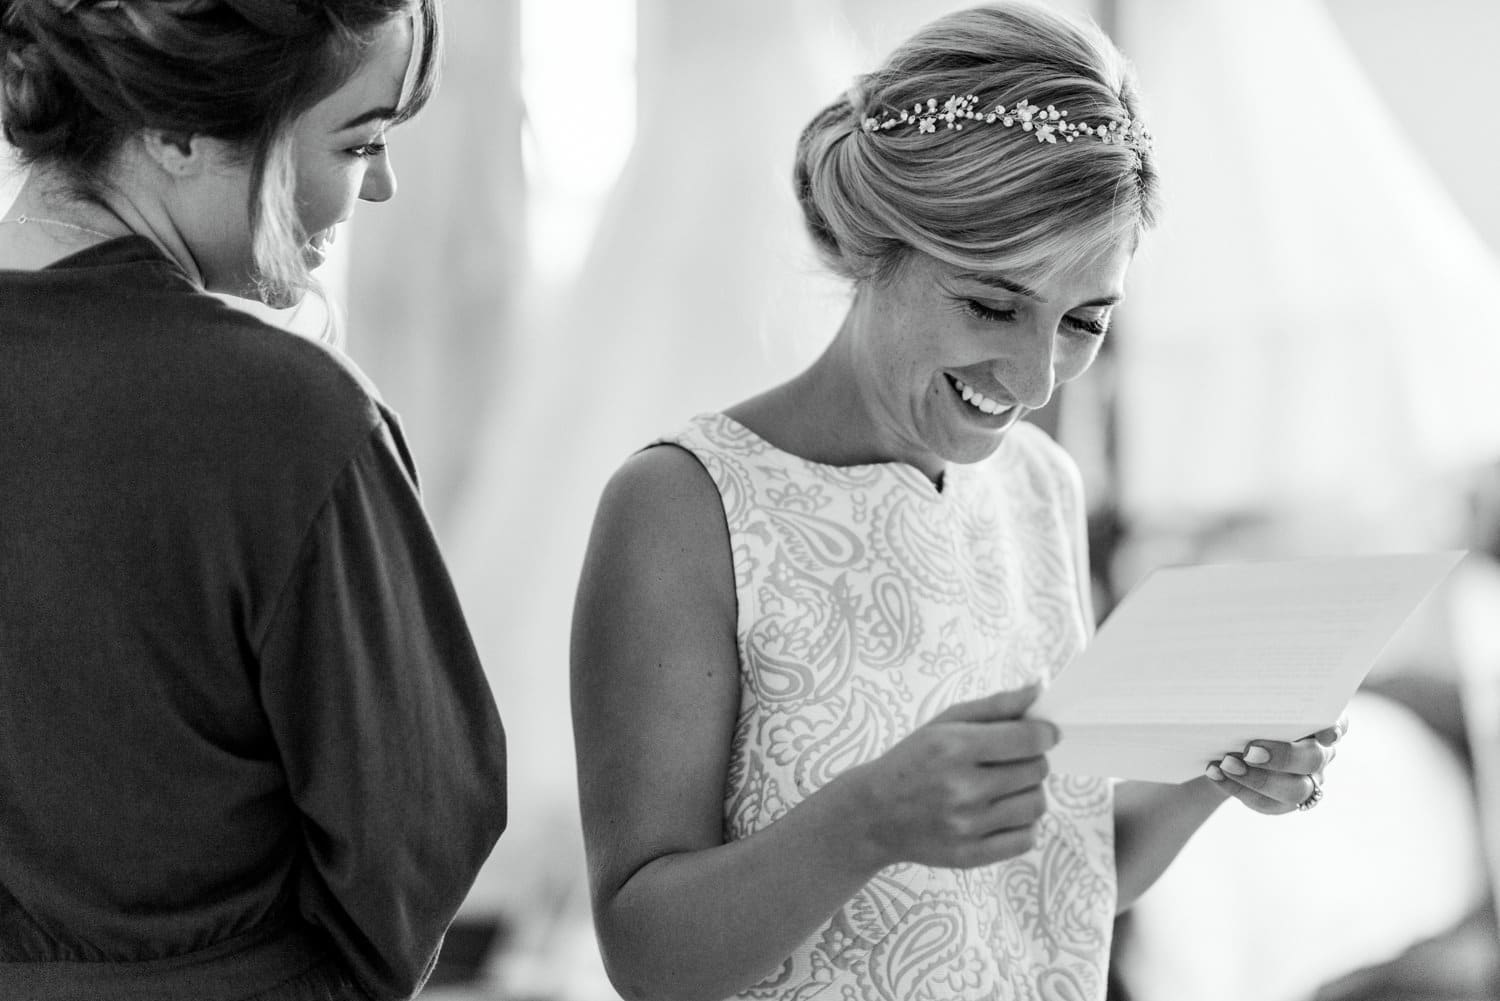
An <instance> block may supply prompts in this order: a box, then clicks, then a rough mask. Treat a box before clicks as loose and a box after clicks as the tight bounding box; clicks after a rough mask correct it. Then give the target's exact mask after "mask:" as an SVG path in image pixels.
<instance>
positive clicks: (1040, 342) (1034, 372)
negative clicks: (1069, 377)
mask: <svg viewBox="0 0 1500 1001" xmlns="http://www.w3.org/2000/svg"><path fill="white" fill-rule="evenodd" d="M1055 340H1056V338H1055V337H1054V336H1053V331H1052V330H1050V329H1042V330H1033V331H1029V332H1028V333H1027V334H1026V335H1025V336H1024V338H1023V339H1021V340H1020V341H1019V342H1018V343H1017V344H1016V345H1015V350H1014V351H1012V352H1011V353H1010V354H1008V355H1007V356H1006V357H1005V359H1004V360H1002V361H1001V362H999V363H997V365H996V368H995V378H996V379H998V380H999V382H1000V384H1001V385H1002V386H1004V387H1005V388H1006V389H1007V390H1008V391H1009V392H1010V395H1011V397H1012V398H1014V399H1015V401H1016V402H1017V403H1019V404H1021V405H1022V406H1023V407H1025V408H1026V409H1028V410H1040V409H1041V408H1042V407H1045V406H1046V405H1047V401H1049V400H1051V399H1052V391H1053V390H1054V389H1056V388H1057V368H1056V359H1055V358H1054V357H1053V345H1054V343H1055Z"/></svg>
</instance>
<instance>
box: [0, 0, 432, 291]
mask: <svg viewBox="0 0 1500 1001" xmlns="http://www.w3.org/2000/svg"><path fill="white" fill-rule="evenodd" d="M437 3H438V0H316V2H314V0H0V126H3V130H4V134H5V138H6V140H7V141H8V142H9V143H10V144H11V145H12V146H14V147H15V148H16V149H17V151H18V152H19V155H20V160H21V162H22V163H23V164H44V165H46V166H48V167H51V168H53V169H56V170H58V171H60V172H61V173H62V175H63V176H64V177H66V178H67V180H68V181H69V182H70V183H71V184H72V186H73V187H74V189H75V191H76V193H77V194H79V195H80V196H82V197H97V196H98V194H99V193H100V192H101V191H102V189H103V186H104V185H105V183H106V181H107V178H108V170H109V166H110V164H111V160H112V157H113V155H114V154H115V152H116V151H117V150H118V149H119V147H120V145H121V143H122V142H123V141H124V140H125V139H126V138H127V137H128V136H130V135H132V134H134V133H137V132H139V131H140V130H142V129H159V130H162V131H164V132H166V133H168V134H169V135H170V134H177V135H182V136H184V137H186V136H193V135H203V136H209V137H212V138H215V139H219V140H222V141H225V142H227V143H230V144H231V145H233V146H235V147H236V148H238V149H239V150H241V151H242V152H243V154H244V155H245V156H246V157H247V158H248V161H249V163H250V165H251V185H250V188H251V194H250V200H251V204H250V219H251V230H252V236H253V237H254V242H255V244H256V248H257V253H256V256H257V265H258V266H259V267H260V269H261V270H262V272H264V273H267V274H268V275H269V277H270V280H271V282H272V284H288V283H289V284H291V285H292V286H294V287H295V286H297V285H299V284H300V285H301V288H302V289H305V288H307V287H308V285H309V284H310V280H309V279H308V276H307V274H306V270H305V268H303V267H302V265H301V260H300V251H299V250H298V248H297V247H295V246H287V245H286V244H288V243H289V242H290V241H291V239H292V237H291V235H290V234H291V232H292V231H293V230H294V229H295V226H294V225H292V224H291V220H293V219H294V218H295V216H294V208H293V206H292V205H291V204H289V202H290V201H291V192H290V191H285V190H281V189H282V188H284V187H288V186H289V183H290V182H289V181H288V180H283V181H282V182H281V183H277V182H276V181H275V179H274V178H273V181H272V183H270V184H268V183H267V175H268V173H271V174H274V173H275V171H276V162H277V159H278V156H281V157H283V158H284V155H285V150H284V149H280V148H279V147H283V146H284V145H285V142H286V140H287V136H288V135H289V133H290V129H291V126H292V124H293V123H294V122H295V121H296V120H297V119H298V117H300V116H301V115H302V114H303V113H305V112H306V111H307V110H308V109H309V108H311V107H312V106H313V105H315V104H317V103H318V102H319V101H321V100H322V99H323V98H324V97H327V96H328V95H329V94H331V93H332V92H333V91H335V90H337V89H338V88H339V87H340V86H342V85H343V83H345V82H346V81H347V80H348V79H349V78H350V77H351V76H353V74H354V73H355V72H356V71H357V70H358V69H359V67H360V65H361V64H362V62H363V59H364V56H365V52H366V50H367V47H368V43H369V37H370V35H371V33H372V32H373V31H374V30H375V29H376V28H378V27H380V26H381V25H382V24H384V23H386V22H387V21H389V20H390V19H391V18H394V17H398V16H401V15H404V14H410V15H412V16H413V18H414V34H415V37H416V44H417V46H418V49H417V52H416V56H415V71H414V74H413V79H414V83H413V86H412V88H411V92H410V94H409V95H408V97H407V99H406V101H405V105H404V106H403V107H402V108H400V109H398V116H397V118H398V120H404V119H406V118H409V117H410V116H411V115H413V114H415V113H416V112H417V111H418V110H419V109H420V108H421V107H422V106H423V104H425V103H426V101H427V99H428V98H429V97H430V96H431V94H432V91H433V88H434V86H435V85H436V77H437V68H438V59H439V47H440V37H441V34H440V17H439V12H438V7H437ZM268 234H269V236H268ZM278 234H279V235H278ZM262 258H265V259H262ZM272 291H273V292H278V291H279V292H281V293H289V292H291V291H300V290H298V289H295V288H294V289H291V290H288V289H279V290H278V289H273V290H272Z"/></svg>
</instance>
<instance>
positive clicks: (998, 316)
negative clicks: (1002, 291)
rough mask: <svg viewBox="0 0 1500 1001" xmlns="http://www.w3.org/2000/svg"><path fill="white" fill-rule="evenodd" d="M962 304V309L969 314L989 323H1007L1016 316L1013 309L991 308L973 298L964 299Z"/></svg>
mask: <svg viewBox="0 0 1500 1001" xmlns="http://www.w3.org/2000/svg"><path fill="white" fill-rule="evenodd" d="M963 304H964V310H965V311H966V312H967V313H968V314H969V315H970V316H974V317H977V318H978V319H981V320H988V321H989V322H991V323H1009V322H1011V321H1012V320H1014V319H1015V318H1016V311H1015V310H1013V309H991V308H990V307H989V306H986V305H985V304H984V303H982V302H977V301H975V300H974V299H965V300H964V301H963Z"/></svg>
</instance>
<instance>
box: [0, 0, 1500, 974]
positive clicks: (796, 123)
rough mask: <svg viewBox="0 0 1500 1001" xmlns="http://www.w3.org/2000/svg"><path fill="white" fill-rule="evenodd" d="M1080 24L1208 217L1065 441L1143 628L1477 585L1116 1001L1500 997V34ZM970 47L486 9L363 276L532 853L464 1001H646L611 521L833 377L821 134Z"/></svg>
mask: <svg viewBox="0 0 1500 1001" xmlns="http://www.w3.org/2000/svg"><path fill="white" fill-rule="evenodd" d="M1055 2H1056V5H1057V6H1059V7H1061V8H1063V9H1066V10H1069V11H1072V12H1074V13H1078V14H1082V15H1085V16H1089V17H1093V18H1095V19H1096V20H1098V21H1099V22H1100V23H1101V24H1102V25H1103V26H1104V27H1105V28H1106V29H1107V30H1108V31H1109V32H1110V33H1111V34H1112V35H1113V36H1114V37H1115V38H1116V40H1117V41H1118V42H1119V43H1120V45H1121V47H1122V48H1123V49H1124V50H1125V51H1126V52H1127V54H1129V55H1130V56H1131V58H1132V59H1133V61H1134V62H1135V64H1136V66H1137V69H1138V72H1139V76H1140V80H1141V84H1142V89H1143V92H1144V95H1145V99H1146V115H1145V117H1146V119H1147V121H1148V123H1149V124H1150V126H1151V127H1152V129H1153V131H1154V133H1155V134H1156V137H1157V143H1158V150H1159V157H1160V163H1161V168H1162V172H1163V174H1164V178H1165V191H1166V203H1167V210H1166V213H1165V215H1164V219H1163V223H1162V225H1161V226H1160V228H1159V230H1158V231H1156V232H1155V233H1153V234H1152V235H1151V236H1150V237H1148V239H1147V241H1146V243H1145V245H1144V247H1143V250H1142V252H1141V253H1140V255H1139V256H1138V258H1137V261H1136V264H1135V266H1134V268H1133V270H1132V273H1131V277H1130V282H1129V285H1128V293H1129V294H1128V297H1127V301H1126V302H1125V303H1124V304H1123V305H1122V306H1121V307H1120V309H1119V310H1118V313H1117V322H1116V330H1115V332H1113V333H1112V334H1111V341H1110V347H1109V350H1108V352H1107V353H1106V354H1105V356H1104V357H1103V358H1102V359H1101V361H1100V363H1099V364H1098V365H1097V366H1096V367H1095V369H1094V370H1092V371H1091V372H1090V374H1089V375H1088V376H1087V377H1085V379H1084V380H1082V381H1081V382H1079V383H1075V384H1073V385H1071V386H1069V387H1068V388H1067V390H1066V391H1065V392H1064V393H1062V394H1060V396H1059V399H1058V401H1057V403H1056V404H1055V405H1054V406H1053V407H1050V408H1049V409H1048V411H1047V412H1043V413H1041V414H1038V415H1035V417H1036V419H1037V420H1038V421H1039V422H1040V423H1042V424H1043V425H1044V426H1045V427H1047V429H1048V430H1049V431H1051V432H1052V433H1053V434H1054V435H1056V436H1057V437H1058V438H1059V439H1060V440H1061V441H1062V442H1063V443H1064V444H1065V445H1066V446H1067V447H1068V448H1069V449H1070V450H1071V451H1072V452H1073V453H1074V455H1075V456H1076V457H1077V459H1078V461H1079V463H1080V465H1081V467H1082V468H1083V470H1084V474H1085V480H1086V485H1087V487H1088V490H1089V494H1090V505H1091V534H1092V536H1093V540H1092V541H1093V551H1094V561H1095V572H1096V577H1097V580H1096V588H1097V590H1098V606H1099V608H1100V610H1101V612H1105V611H1107V610H1108V608H1109V607H1110V606H1111V604H1112V603H1113V602H1114V601H1115V600H1116V598H1117V597H1118V596H1119V595H1120V594H1122V593H1123V592H1124V591H1125V590H1128V589H1129V587H1130V586H1131V585H1132V584H1133V583H1134V582H1135V581H1137V580H1139V579H1140V577H1141V576H1142V575H1143V574H1144V573H1145V572H1147V571H1148V570H1150V569H1151V568H1152V567H1154V566H1157V565H1160V564H1163V563H1174V562H1183V561H1188V560H1216V559H1237V558H1259V557H1291V556H1312V555H1324V554H1334V553H1360V552H1382V551H1390V550H1402V549H1426V548H1457V547H1462V548H1467V549H1469V550H1471V552H1470V555H1469V557H1468V558H1467V559H1466V561H1465V563H1464V564H1463V565H1462V567H1461V568H1460V570H1459V572H1458V573H1457V574H1455V576H1454V577H1453V578H1452V579H1451V580H1450V582H1449V583H1448V584H1447V585H1445V587H1444V588H1443V589H1442V590H1441V591H1440V592H1439V593H1438V594H1436V595H1435V596H1434V597H1433V599H1432V600H1431V601H1429V602H1428V603H1427V605H1426V606H1424V608H1423V609H1422V610H1421V611H1420V612H1419V613H1418V615H1417V616H1416V617H1415V618H1414V619H1413V621H1412V622H1411V623H1410V624H1409V625H1408V627H1407V628H1406V629H1405V630H1404V631H1403V632H1402V634H1401V635H1400V636H1399V637H1398V639H1397V640H1396V641H1395V642H1394V643H1393V644H1392V646H1391V648H1390V649H1388V650H1387V651H1386V654H1385V655H1384V656H1383V658H1382V661H1381V663H1380V664H1379V665H1378V666H1377V668H1376V670H1375V672H1374V673H1373V674H1372V676H1371V678H1370V680H1369V681H1368V682H1367V683H1366V685H1365V687H1364V689H1363V690H1362V691H1361V693H1360V695H1359V696H1358V697H1357V698H1356V701H1355V704H1354V706H1353V707H1352V708H1351V717H1352V730H1351V733H1350V736H1349V737H1348V739H1347V742H1346V745H1345V748H1344V750H1343V751H1341V753H1340V759H1339V761H1338V763H1337V765H1336V766H1335V767H1334V768H1333V769H1332V771H1331V772H1330V784H1329V789H1328V797H1327V799H1326V800H1325V802H1324V804H1323V805H1321V806H1320V807H1319V808H1318V810H1317V811H1314V812H1312V813H1309V814H1306V815H1305V816H1304V815H1297V816H1293V817H1290V818H1275V819H1269V820H1268V819H1267V818H1260V817H1256V816H1253V815H1250V814H1249V812H1248V811H1244V810H1231V809H1224V810H1221V811H1220V812H1219V813H1218V814H1217V815H1216V816H1215V817H1214V818H1213V820H1211V821H1210V823H1209V825H1208V826H1207V827H1206V828H1205V829H1204V830H1203V831H1202V832H1201V833H1200V834H1199V835H1198V836H1197V837H1196V838H1195V839H1194V841H1193V842H1192V843H1191V844H1190V845H1189V847H1188V849H1187V851H1185V852H1184V854H1183V856H1182V857H1181V859H1180V860H1179V862H1178V863H1177V864H1176V865H1175V866H1174V868H1173V870H1172V871H1171V872H1169V874H1168V876H1167V877H1166V878H1164V879H1163V881H1162V882H1161V883H1160V884H1159V885H1158V886H1157V887H1156V888H1154V889H1153V890H1152V891H1151V892H1150V893H1149V894H1148V895H1147V896H1146V898H1145V899H1143V900H1142V902H1141V904H1140V905H1139V906H1138V907H1137V908H1136V909H1135V910H1134V911H1133V912H1132V913H1131V915H1129V916H1128V917H1127V918H1126V919H1124V920H1122V922H1121V923H1120V925H1119V927H1118V929H1117V936H1116V938H1117V942H1116V963H1115V981H1116V982H1115V983H1114V984H1113V985H1112V991H1113V993H1114V997H1115V998H1116V1001H1127V999H1133V1001H1176V999H1179V998H1180V999H1192V1001H1237V999H1240V998H1243V999H1246V1001H1250V999H1255V1001H1277V999H1286V1001H1299V999H1312V998H1317V999H1318V1001H1356V999H1373V998H1403V999H1410V998H1433V999H1436V998H1444V999H1448V998H1453V999H1457V998H1465V999H1479V998H1495V997H1500V973H1497V959H1496V955H1497V952H1500V938H1497V934H1496V931H1495V918H1494V904H1493V897H1494V895H1493V883H1492V874H1493V873H1494V872H1495V869H1496V866H1495V863H1496V861H1497V859H1496V853H1497V850H1500V849H1497V844H1500V827H1497V825H1496V823H1495V819H1496V818H1495V815H1494V811H1495V809H1496V808H1497V806H1500V802H1497V794H1500V784H1497V783H1500V762H1497V758H1500V639H1497V632H1500V583H1497V581H1500V572H1497V571H1496V570H1495V567H1496V563H1495V558H1496V555H1497V553H1500V503H1497V501H1500V476H1497V474H1496V472H1495V470H1496V463H1497V460H1500V393H1497V392H1496V391H1495V384H1496V382H1497V381H1500V194H1497V192H1496V188H1495V166H1494V165H1495V163H1496V162H1497V159H1500V128H1497V127H1496V126H1495V125H1494V124H1493V123H1492V122H1491V121H1490V120H1489V116H1488V111H1489V99H1490V97H1491V95H1493V94H1494V93H1496V92H1497V91H1500V59H1496V58H1495V56H1494V52H1495V49H1496V46H1497V43H1500V5H1496V4H1494V3H1492V2H1490V0H1322V2H1319V0H1254V2H1252V0H1055ZM959 6H963V4H955V3H949V2H944V0H755V2H750V3H747V2H744V0H740V2H729V0H448V3H447V8H446V9H447V14H448V24H449V35H448V39H449V51H448V56H447V64H446V66H447V69H446V77H445V81H444V84H443V89H442V90H441V92H440V94H439V96H438V99H437V100H435V101H434V102H433V103H432V105H430V106H429V108H428V109H427V110H426V111H425V112H424V113H423V115H421V116H420V117H418V118H417V119H416V120H415V121H413V122H412V123H410V124H408V125H405V126H403V127H402V128H400V129H399V130H397V131H396V132H395V133H393V135H392V136H391V150H392V158H393V162H394V165H395V169H396V171H397V173H398V175H399V177H400V182H401V190H400V194H399V196H398V197H397V198H396V199H395V200H394V201H393V202H391V203H389V204H388V205H382V206H370V207H366V208H364V209H363V210H362V211H361V212H360V213H359V214H358V216H357V217H356V219H355V220H354V222H353V223H352V224H351V227H350V228H351V232H348V233H346V234H344V235H343V236H342V238H341V239H340V242H339V244H338V246H337V253H336V255H335V258H334V259H333V261H332V262H331V263H330V264H329V265H328V266H327V267H326V268H325V274H324V278H325V279H326V281H327V282H328V284H329V286H330V288H331V289H332V290H333V293H334V299H335V300H336V301H338V302H339V303H342V304H343V308H344V310H345V312H346V313H347V339H346V343H345V349H346V350H347V352H348V353H349V354H350V355H351V356H352V357H353V359H354V360H355V361H356V362H357V363H358V364H359V365H360V366H361V367H362V368H363V369H365V371H366V372H368V373H369V374H370V375H371V377H372V378H373V379H374V380H375V382H376V383H377V384H378V385H379V386H380V387H381V388H382V391H383V393H384V395H385V397H386V398H387V400H388V401H389V402H390V403H391V404H392V405H393V406H394V407H395V408H396V409H397V410H398V411H399V412H400V413H401V414H402V416H403V420H404V423H405V426H406V429H407V431H408V434H409V436H410V438H411V441H412V444H413V447H414V449H415V451H416V454H417V457H418V461H419V465H420V466H421V467H422V470H423V475H424V494H425V497H426V503H427V506H428V511H429V513H430V516H431V518H432V520H433V522H434V524H435V526H436V529H437V532H438V535H439V536H440V538H441V540H442V542H443V544H444V547H445V550H446V552H447V553H448V554H449V558H450V563H451V567H452V571H453V574H454V577H455V580H456V582H457V584H458V587H459V591H460V595H461V597H462V599H463V601H464V603H465V606H466V609H467V611H468V614H469V617H470V621H471V624H472V628H473V630H474V633H475V637H476V640H477V642H478V645H479V648H480V651H481V653H482V655H483V657H484V660H485V663H486V665H487V668H488V671H489V675H490V679H491V681H492V684H493V687H494V691H495V694H496V698H497V700H498V702H499V705H500V707H501V712H502V715H503V717H504V719H505V722H506V726H507V730H508V733H509V737H510V752H511V759H510V760H511V765H510V769H511V791H512V792H511V818H512V819H511V822H510V828H509V830H508V831H507V833H506V834H505V836H504V837H503V838H502V840H501V842H500V844H499V846H498V848H497V849H496V851H495V853H494V855H493V857H492V858H491V860H490V862H489V864H488V866H487V867H486V869H485V871H484V872H483V874H482V876H481V878H480V880H479V882H478V884H477V885H476V886H475V888H474V891H473V893H472V894H471V896H470V899H469V900H468V901H467V903H466V904H465V906H464V909H463V911H462V913H461V914H460V918H459V921H458V922H457V923H456V925H455V927H454V929H453V932H452V934H451V935H450V938H449V942H448V945H447V947H446V949H445V953H444V958H443V962H442V964H441V966H440V969H439V973H438V976H437V977H436V978H435V981H434V986H433V987H431V988H430V989H429V991H428V992H427V993H426V994H424V997H428V996H431V997H434V998H449V999H450V1001H479V999H514V1001H522V999H536V1001H542V999H551V1001H609V999H612V998H614V997H615V995H614V993H613V991H612V990H611V989H610V987H609V984H608V981H607V980H606V979H605V978H604V976H603V973H602V971H601V969H600V966H599V961H598V959H597V954H596V951H595V946H594V940H593V935H592V930H591V928H590V926H589V919H588V902H587V893H586V888H585V884H584V876H583V856H582V843H581V837H580V834H579V829H578V819H577V804H576V798H575V790H576V785H575V778H574V774H573V762H572V743H571V728H570V723H569V719H568V698H567V673H568V668H567V637H568V623H569V616H570V608H571V601H572V593H573V587H574V583H575V579H576V573H577V569H578V566H579V564H580V561H581V558H582V554H583V549H584V545H585V543H586V540H587V535H588V529H589V524H590V520H591V516H592V512H593V508H594V504H595V501H596V500H597V497H598V492H599V490H600V488H601V487H602V485H603V483H604V481H605V480H606V478H607V477H608V476H609V474H610V473H611V472H612V471H613V470H614V468H615V467H616V466H617V465H618V464H619V463H620V462H621V461H622V460H623V459H624V458H625V457H626V456H627V455H628V454H629V453H630V452H632V451H633V450H635V449H637V448H639V447H641V446H642V445H644V444H646V443H647V442H649V441H651V440H652V438H653V437H655V436H657V435H660V434H663V433H666V432H668V431H671V430H673V429H675V428H677V427H678V426H679V425H681V424H683V423H684V422H685V421H686V420H687V418H689V417H690V416H691V415H693V414H695V413H697V412H700V411H704V410H712V409H720V408H722V407H725V406H727V405H729V404H731V403H733V402H736V401H738V400H739V399H742V398H743V397H745V396H748V395H750V394H752V393H753V392H755V391H758V390H759V389H761V388H764V387H766V386H768V385H770V384H771V383H773V382H775V381H778V380H780V379H783V378H785V377H788V376H790V375H792V374H793V373H794V372H796V371H797V370H798V369H799V368H800V367H802V366H803V365H805V364H807V363H808V362H810V361H811V360H812V359H813V358H814V357H815V356H816V354H817V353H818V352H819V350H820V349H821V348H822V346H823V345H824V344H825V343H826V341H827V340H828V339H829V338H830V337H831V336H832V334H833V332H834V330H835V328H836V327H837V325H838V322H839V320H840V318H841V316H842V310H843V308H844V307H845V306H846V304H847V298H848V292H847V290H846V289H845V288H843V287H842V286H841V285H840V284H839V283H838V282H836V281H834V280H832V279H831V278H829V277H827V276H825V275H823V274H822V273H821V272H820V271H819V268H818V267H817V265H816V263H815V261H814V259H813V255H812V253H811V249H810V246H809V244H808V243H807V241H806V238H805V237H804V235H803V234H802V232H801V229H800V220H799V218H798V215H797V210H796V207H795V203H794V200H793V198H792V193H791V185H790V181H789V178H790V172H791V163H792V151H793V147H794V144H795V141H796V138H797V135H798V132H799V131H800V129H801V128H802V126H803V124H804V123H805V122H806V121H807V120H808V119H809V118H811V117H812V116H813V114H815V113H816V112H817V111H818V110H819V109H820V108H821V107H823V106H824V105H825V104H827V103H828V102H830V101H831V100H833V99H834V98H835V97H836V96H837V95H838V94H840V93H841V92H842V91H843V89H844V88H845V87H846V86H848V84H849V82H850V79H851V77H852V75H853V74H854V73H855V72H858V71H859V70H861V69H864V68H869V67H872V66H873V65H874V64H875V63H876V62H877V61H878V60H879V59H881V58H882V57H883V56H884V54H885V53H886V51H888V49H889V48H890V47H891V46H892V45H894V44H895V43H896V42H897V41H899V40H900V39H901V38H903V37H905V36H906V35H907V34H909V33H910V32H911V31H912V30H914V29H915V28H917V27H918V26H920V25H921V24H922V23H924V22H925V21H927V20H929V19H931V18H932V17H934V16H937V15H938V14H941V13H943V12H945V11H947V10H950V9H955V8H956V7H959ZM15 184H16V177H15V176H14V174H13V173H12V174H11V175H9V176H7V177H6V178H5V180H4V181H3V187H0V203H4V202H5V201H8V197H9V194H10V192H11V191H13V190H14V185H15ZM247 308H250V307H247ZM270 318H271V319H273V320H274V321H275V322H278V323H282V324H285V325H287V326H289V327H291V328H292V329H296V330H299V331H303V332H306V331H310V330H314V329H316V328H317V326H318V322H319V319H320V318H319V317H317V316H315V315H312V311H311V310H306V311H303V312H301V313H292V314H276V315H271V316H270ZM1486 832H1487V833H1486ZM1487 853H1488V854H1487Z"/></svg>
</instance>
